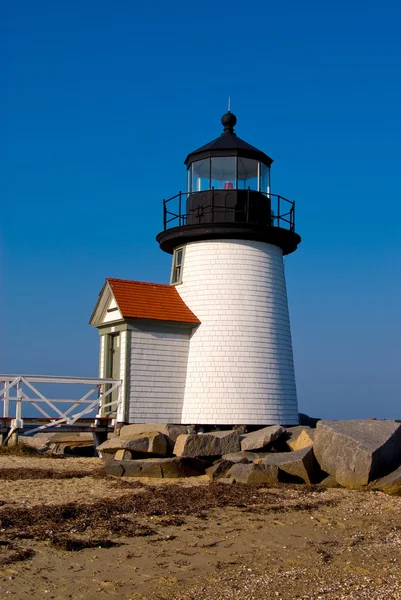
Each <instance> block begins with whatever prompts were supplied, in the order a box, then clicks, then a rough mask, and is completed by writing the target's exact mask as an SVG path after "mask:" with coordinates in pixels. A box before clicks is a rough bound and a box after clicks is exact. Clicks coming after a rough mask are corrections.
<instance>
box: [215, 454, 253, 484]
mask: <svg viewBox="0 0 401 600" xmlns="http://www.w3.org/2000/svg"><path fill="white" fill-rule="evenodd" d="M245 460H246V459H245ZM234 464H240V463H233V462H232V461H231V460H220V461H218V462H217V463H216V464H215V465H212V466H211V467H208V468H207V469H206V474H207V475H208V476H209V477H210V479H211V480H212V481H214V480H215V479H219V478H220V477H224V476H225V474H226V473H227V471H229V469H231V467H232V466H233V465H234Z"/></svg>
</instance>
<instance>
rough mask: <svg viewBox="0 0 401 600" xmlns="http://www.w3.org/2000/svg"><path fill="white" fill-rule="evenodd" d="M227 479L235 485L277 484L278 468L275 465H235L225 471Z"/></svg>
mask: <svg viewBox="0 0 401 600" xmlns="http://www.w3.org/2000/svg"><path fill="white" fill-rule="evenodd" d="M227 477H228V478H229V479H233V480H234V481H236V482H237V483H270V484H275V483H277V482H278V467H277V466H275V465H260V464H257V465H256V464H253V463H250V464H247V465H246V464H241V463H237V464H235V465H233V466H232V467H231V469H229V470H228V471H227Z"/></svg>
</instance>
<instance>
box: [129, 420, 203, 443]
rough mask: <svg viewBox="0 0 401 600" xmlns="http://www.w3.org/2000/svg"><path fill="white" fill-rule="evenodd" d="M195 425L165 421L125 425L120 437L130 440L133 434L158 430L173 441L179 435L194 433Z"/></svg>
mask: <svg viewBox="0 0 401 600" xmlns="http://www.w3.org/2000/svg"><path fill="white" fill-rule="evenodd" d="M193 431H194V427H193V426H192V425H171V424H165V423H144V424H133V425H124V426H123V427H121V429H120V436H119V437H120V438H121V439H122V440H130V439H132V437H133V436H137V435H139V434H143V433H150V432H158V433H163V434H164V435H166V436H167V437H169V438H170V439H171V440H172V441H173V442H175V441H176V439H177V438H178V436H179V435H183V434H186V433H192V432H193Z"/></svg>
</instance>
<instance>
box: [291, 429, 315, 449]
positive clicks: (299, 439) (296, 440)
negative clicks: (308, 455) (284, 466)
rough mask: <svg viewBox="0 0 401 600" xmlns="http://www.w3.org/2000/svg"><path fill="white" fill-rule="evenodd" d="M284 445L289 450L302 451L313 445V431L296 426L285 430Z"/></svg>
mask: <svg viewBox="0 0 401 600" xmlns="http://www.w3.org/2000/svg"><path fill="white" fill-rule="evenodd" d="M286 433H287V435H286V438H287V439H286V444H287V446H288V447H289V448H290V449H291V450H302V449H303V448H307V447H308V446H312V445H313V441H314V439H315V429H312V428H311V427H307V426H306V425H297V426H295V427H289V428H288V429H287V432H286Z"/></svg>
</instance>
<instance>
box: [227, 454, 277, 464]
mask: <svg viewBox="0 0 401 600" xmlns="http://www.w3.org/2000/svg"><path fill="white" fill-rule="evenodd" d="M270 454H271V453H270V452H232V453H231V454H224V455H223V456H222V457H221V459H224V460H231V461H232V462H233V463H247V462H248V463H250V462H254V461H255V460H256V459H257V458H265V457H266V456H268V455H270Z"/></svg>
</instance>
